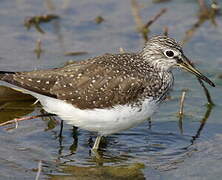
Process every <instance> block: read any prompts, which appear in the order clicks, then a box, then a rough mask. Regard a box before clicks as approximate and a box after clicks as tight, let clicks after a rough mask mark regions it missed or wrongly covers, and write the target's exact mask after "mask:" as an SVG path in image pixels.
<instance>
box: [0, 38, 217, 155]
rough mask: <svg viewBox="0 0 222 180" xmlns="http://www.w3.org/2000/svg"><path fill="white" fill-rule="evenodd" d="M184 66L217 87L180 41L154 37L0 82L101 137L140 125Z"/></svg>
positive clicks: (2, 75)
mask: <svg viewBox="0 0 222 180" xmlns="http://www.w3.org/2000/svg"><path fill="white" fill-rule="evenodd" d="M176 67H179V68H181V69H185V70H186V71H188V72H190V73H192V74H194V75H195V76H196V77H197V78H199V79H201V80H203V81H205V82H207V83H208V84H209V85H211V86H213V87H215V84H214V83H213V82H212V81H211V80H210V79H208V78H207V77H206V76H204V75H203V74H202V73H201V72H200V71H199V70H197V69H196V68H195V67H194V66H193V64H192V63H191V61H190V60H189V59H188V58H187V57H186V56H185V55H184V52H183V50H182V46H181V45H180V43H179V42H177V41H176V40H174V39H173V38H170V37H168V36H162V35H161V36H153V37H152V38H150V39H149V40H148V41H147V42H146V44H145V46H144V48H143V49H142V50H141V51H139V52H136V53H120V54H109V53H106V54H104V55H101V56H97V57H93V58H89V59H86V60H81V61H76V62H74V63H71V64H68V65H66V66H63V67H59V68H53V69H43V70H34V71H26V72H7V71H1V72H0V81H1V83H0V84H1V85H3V86H7V87H10V88H12V89H15V90H18V91H21V92H23V93H26V94H30V95H32V96H34V97H35V98H37V100H38V101H39V102H40V103H41V104H42V106H43V108H44V109H45V110H46V111H47V112H49V113H53V114H56V115H58V116H59V117H60V118H61V119H62V120H64V121H65V122H66V123H67V124H70V125H73V126H76V127H79V128H81V129H85V130H88V131H92V132H96V133H97V137H96V140H95V142H94V145H93V147H92V150H93V151H97V150H98V149H99V145H100V140H101V137H103V136H108V135H110V134H113V133H118V132H120V131H123V130H126V129H129V128H132V127H134V126H137V125H139V124H141V123H143V122H144V121H146V120H147V118H149V117H151V116H152V114H153V113H154V112H156V111H157V109H158V107H159V105H160V104H161V102H163V101H164V100H165V98H166V96H167V95H168V93H169V92H170V91H171V89H172V87H173V84H174V76H173V73H172V70H173V69H174V68H176Z"/></svg>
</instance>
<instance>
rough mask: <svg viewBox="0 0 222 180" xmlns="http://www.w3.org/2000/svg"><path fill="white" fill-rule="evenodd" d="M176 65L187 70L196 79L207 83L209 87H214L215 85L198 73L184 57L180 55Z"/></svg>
mask: <svg viewBox="0 0 222 180" xmlns="http://www.w3.org/2000/svg"><path fill="white" fill-rule="evenodd" d="M177 65H178V66H179V67H181V68H183V69H185V70H187V71H188V72H191V73H192V74H194V75H195V76H196V77H197V78H199V79H202V80H204V81H205V82H207V83H208V84H210V85H211V86H213V87H215V84H214V83H213V82H212V81H211V80H210V79H208V78H207V77H206V76H204V75H203V74H202V73H201V72H200V71H198V70H197V69H196V68H195V67H194V66H193V64H192V63H191V61H190V60H189V59H188V58H187V57H186V56H184V55H182V56H181V57H180V58H178V59H177Z"/></svg>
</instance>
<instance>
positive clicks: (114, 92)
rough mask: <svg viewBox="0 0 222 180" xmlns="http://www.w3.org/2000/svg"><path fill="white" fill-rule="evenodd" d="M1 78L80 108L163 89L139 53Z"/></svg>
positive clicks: (126, 101) (129, 101)
mask: <svg viewBox="0 0 222 180" xmlns="http://www.w3.org/2000/svg"><path fill="white" fill-rule="evenodd" d="M2 80H3V81H6V82H9V83H11V84H14V85H17V86H19V87H22V88H25V89H27V90H30V91H34V92H37V93H40V94H44V95H47V96H51V97H55V98H58V99H61V100H64V101H66V102H68V103H71V104H73V105H74V106H76V107H78V108H80V109H92V108H109V107H112V106H114V105H124V104H135V103H138V101H139V100H141V99H142V98H145V97H149V96H154V97H158V96H160V95H161V94H162V92H163V91H166V88H167V87H168V83H167V82H166V83H164V81H162V78H160V77H159V75H158V73H156V72H155V71H154V69H153V68H152V66H151V65H150V64H149V63H148V62H146V61H143V58H142V57H141V56H140V55H139V54H128V53H125V54H116V55H111V54H105V55H103V56H99V57H96V58H92V59H88V60H86V61H80V62H76V63H73V64H70V65H67V66H65V67H62V68H56V69H53V70H52V69H51V70H37V71H32V72H18V73H15V74H6V75H5V76H4V77H3V78H2Z"/></svg>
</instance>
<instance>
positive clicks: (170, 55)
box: [165, 50, 175, 58]
mask: <svg viewBox="0 0 222 180" xmlns="http://www.w3.org/2000/svg"><path fill="white" fill-rule="evenodd" d="M165 55H166V56H167V57H169V58H172V57H174V55H175V54H174V52H173V51H172V50H166V51H165Z"/></svg>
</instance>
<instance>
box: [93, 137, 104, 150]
mask: <svg viewBox="0 0 222 180" xmlns="http://www.w3.org/2000/svg"><path fill="white" fill-rule="evenodd" d="M101 138H102V136H97V137H96V140H95V142H94V145H93V148H92V150H93V151H97V150H98V149H99V144H100V140H101Z"/></svg>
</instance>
